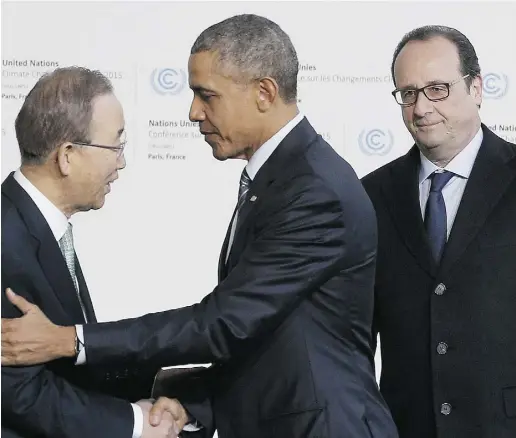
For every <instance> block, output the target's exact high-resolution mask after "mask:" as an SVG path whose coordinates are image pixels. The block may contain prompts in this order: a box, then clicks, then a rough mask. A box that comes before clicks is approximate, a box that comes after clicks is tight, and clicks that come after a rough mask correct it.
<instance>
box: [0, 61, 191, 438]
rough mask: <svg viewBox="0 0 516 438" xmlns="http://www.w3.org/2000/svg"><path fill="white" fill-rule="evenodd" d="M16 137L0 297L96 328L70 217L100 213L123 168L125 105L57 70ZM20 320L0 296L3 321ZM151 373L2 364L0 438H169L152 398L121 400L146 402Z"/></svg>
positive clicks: (99, 84) (169, 426) (32, 99)
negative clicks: (155, 416)
mask: <svg viewBox="0 0 516 438" xmlns="http://www.w3.org/2000/svg"><path fill="white" fill-rule="evenodd" d="M16 136H17V139H18V145H19V148H20V153H21V161H22V164H21V168H20V169H19V170H17V171H16V172H12V173H11V174H10V175H9V176H8V177H7V178H6V180H5V181H4V182H3V183H2V291H5V288H6V287H12V288H13V289H15V290H16V292H17V293H18V294H20V295H22V296H24V297H25V298H27V299H28V300H29V301H31V302H33V303H37V304H38V305H39V306H41V308H43V309H45V312H46V313H47V315H49V317H50V318H51V319H52V320H53V321H54V322H55V323H57V324H83V323H85V322H87V323H91V322H95V321H96V318H95V312H94V310H93V306H92V302H91V299H90V296H89V293H88V288H87V286H86V282H85V279H84V276H83V274H82V271H81V267H80V264H79V260H78V259H77V256H76V254H75V251H74V247H73V236H72V225H71V224H70V223H69V219H70V217H71V216H72V215H73V214H75V213H77V212H79V211H88V210H91V209H94V210H96V209H99V208H101V207H102V206H103V205H104V200H105V197H106V194H107V193H108V192H109V191H110V186H111V184H112V183H113V182H114V181H115V180H116V179H117V178H118V171H119V170H121V169H123V168H124V167H125V158H124V154H123V152H124V146H125V140H124V137H125V130H124V116H123V111H122V107H121V105H120V103H119V102H118V100H117V99H116V97H115V96H114V94H113V88H112V85H111V83H110V82H109V80H108V79H107V78H106V77H104V76H103V75H102V74H101V73H100V72H95V71H91V70H88V69H85V68H79V67H72V68H62V69H57V70H55V71H54V72H52V73H49V74H46V75H44V76H43V77H41V78H40V79H39V81H38V82H37V83H36V85H35V86H34V88H33V89H32V90H31V92H30V93H29V94H28V96H27V98H26V99H25V101H24V103H23V106H22V108H21V110H20V112H19V114H18V117H17V118H16ZM18 316H20V312H19V310H18V309H17V308H16V307H14V306H13V305H12V304H11V303H10V302H9V301H8V300H7V299H6V295H5V293H2V317H3V318H4V317H10V318H13V317H18ZM76 344H77V342H76ZM156 371H157V367H147V368H143V367H140V368H139V369H136V368H130V367H128V368H126V369H107V368H106V369H102V370H95V371H94V370H91V369H88V368H86V367H78V366H75V364H74V361H70V360H59V361H54V362H50V363H48V364H45V365H42V366H31V367H6V366H2V437H5V438H14V437H25V438H29V437H47V438H57V437H74V438H91V437H95V436H98V437H110V438H131V437H140V436H143V438H147V437H149V438H152V437H166V436H172V435H169V434H171V433H173V434H174V436H175V432H174V421H173V419H172V417H171V416H170V414H166V417H165V418H164V419H163V421H162V422H161V424H160V426H159V427H152V426H150V424H149V418H148V417H149V414H148V413H149V411H150V408H151V406H152V405H151V403H150V402H149V401H145V400H141V401H139V402H137V404H136V403H135V404H133V405H131V404H130V403H129V402H128V401H125V400H122V399H126V400H131V401H137V400H140V399H142V398H144V397H148V396H149V395H150V388H151V385H152V382H153V377H154V374H155V372H156ZM106 394H109V395H106ZM115 397H116V398H115ZM180 426H181V425H180Z"/></svg>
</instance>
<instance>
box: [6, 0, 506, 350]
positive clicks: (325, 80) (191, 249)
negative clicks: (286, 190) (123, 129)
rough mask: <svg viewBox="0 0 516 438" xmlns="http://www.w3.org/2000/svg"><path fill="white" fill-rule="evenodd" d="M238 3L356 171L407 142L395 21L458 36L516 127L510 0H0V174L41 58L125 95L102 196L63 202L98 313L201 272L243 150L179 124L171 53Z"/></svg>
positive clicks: (491, 113)
mask: <svg viewBox="0 0 516 438" xmlns="http://www.w3.org/2000/svg"><path fill="white" fill-rule="evenodd" d="M238 13H256V14H260V15H265V16H266V17H268V18H270V19H272V20H274V21H276V22H277V23H278V24H279V25H280V26H282V27H283V29H284V30H285V31H286V32H287V33H288V34H289V35H290V36H291V38H292V41H293V43H294V45H295V47H296V49H297V51H298V56H299V59H300V62H301V64H302V66H303V69H302V71H301V72H300V75H299V99H300V102H299V105H300V108H301V110H302V111H303V112H304V113H305V114H306V115H307V116H308V118H309V120H310V121H311V123H312V124H313V125H314V126H315V128H316V129H317V130H318V131H319V132H320V133H321V134H322V135H323V136H324V137H325V138H326V139H327V140H328V141H329V142H330V144H332V146H333V147H334V148H335V149H336V150H337V151H338V153H339V154H341V155H342V156H343V157H344V158H346V159H347V160H348V161H349V162H350V163H351V164H352V165H353V166H354V168H355V170H356V171H357V173H358V175H359V176H363V175H365V174H367V173H369V172H370V171H372V170H373V169H375V168H377V167H379V166H380V165H382V164H384V163H387V162H389V161H391V160H392V159H394V158H396V157H398V156H399V155H401V154H404V153H405V152H406V151H407V150H408V148H409V147H410V146H411V144H412V143H411V138H410V136H409V135H408V133H407V132H406V130H405V128H404V126H403V123H402V120H401V114H400V109H399V107H398V105H397V104H396V103H395V101H394V99H393V98H392V96H391V94H390V92H391V91H392V89H393V88H394V87H393V84H392V80H391V77H390V62H391V56H392V52H393V50H394V48H395V46H396V44H397V42H398V41H399V39H400V38H401V37H402V36H403V34H404V33H406V32H407V31H409V30H411V29H412V28H415V27H417V26H420V25H424V24H445V25H449V26H453V27H456V28H458V29H459V30H461V31H462V32H463V33H465V34H466V35H467V36H468V37H469V38H470V40H471V41H472V43H473V45H474V46H475V48H476V50H477V54H478V56H479V59H480V64H481V67H482V72H483V74H484V78H485V83H484V96H485V100H484V104H483V106H482V110H481V111H482V118H483V121H484V122H485V123H486V124H487V125H489V126H491V127H492V128H493V129H495V131H496V132H497V133H498V134H499V135H501V136H502V137H504V138H507V139H508V140H510V141H513V142H516V91H515V89H514V86H513V84H512V83H511V81H514V80H516V59H515V53H516V52H515V50H514V45H515V43H516V26H514V17H516V4H514V3H496V2H485V3H481V2H476V3H464V2H461V3H446V2H432V3H430V2H427V3H416V2H410V3H407V2H379V3H372V2H359V3H355V2H342V3H340V2H329V3H323V2H284V3H282V2H276V3H270V2H256V3H255V2H235V3H233V2H207V3H204V2H185V3H179V2H168V3H167V2H160V3H153V2H147V1H145V2H115V3H107V2H84V3H83V2H73V3H63V2H58V3H55V2H54V3H52V2H48V3H47V2H36V3H30V2H21V3H20V2H3V3H2V180H3V179H4V178H5V177H7V175H8V174H9V172H10V171H11V170H13V169H15V168H17V167H18V165H19V152H18V147H17V144H16V138H15V134H14V119H15V117H16V114H17V112H18V110H19V108H20V106H21V104H22V102H23V98H24V96H25V94H26V93H27V92H28V91H29V90H30V88H31V87H32V86H33V84H34V83H35V81H36V80H37V78H38V77H39V76H40V75H41V73H42V72H44V71H46V70H48V69H53V68H54V67H56V66H67V65H84V66H87V67H89V68H94V69H99V70H101V71H103V72H104V73H105V74H106V75H108V76H109V77H110V78H111V79H112V80H113V83H114V85H115V87H116V92H117V95H118V96H119V98H120V100H121V101H122V104H123V105H124V108H125V112H126V121H127V131H128V138H129V143H128V149H127V153H126V158H127V168H126V169H125V170H124V171H122V172H121V174H120V179H119V180H118V181H117V182H116V183H115V184H114V186H113V191H112V193H110V194H109V195H108V199H107V201H106V205H105V206H104V208H102V209H101V210H99V211H96V212H88V213H87V214H82V215H76V217H74V218H73V223H74V225H75V227H74V234H75V240H76V248H77V251H78V254H79V257H80V259H81V264H82V267H83V270H84V271H85V274H86V278H87V280H88V284H89V288H90V291H91V295H92V299H93V303H94V305H95V308H96V311H97V315H98V318H99V320H101V321H105V320H112V319H119V318H123V317H131V316H137V315H141V314H143V313H147V312H153V311H158V310H163V309H165V308H172V307H180V306H184V305H188V304H191V303H193V302H196V301H198V300H200V299H201V298H202V297H203V296H204V295H206V294H207V293H209V292H210V291H211V290H212V289H213V287H214V286H215V284H216V267H217V261H218V253H219V250H220V246H221V243H222V240H223V238H224V235H225V232H226V227H227V224H228V222H229V219H230V216H231V213H232V211H233V208H234V205H235V202H236V194H237V187H238V179H239V175H240V172H241V169H242V168H243V166H244V162H243V161H228V162H225V163H220V162H217V161H216V160H215V159H214V158H213V157H212V154H211V149H210V147H209V146H208V145H207V144H205V143H204V141H203V140H202V139H201V138H200V137H199V136H198V135H197V130H196V128H195V127H192V126H190V125H189V123H188V109H189V105H190V101H191V97H192V93H191V92H190V90H189V89H188V85H187V76H186V67H187V60H188V55H189V50H190V47H191V45H192V43H193V42H194V40H195V38H196V37H197V36H198V34H199V33H200V32H201V31H202V30H203V29H204V28H206V27H207V26H209V25H211V24H214V23H215V22H218V21H220V20H222V19H224V18H227V17H229V16H231V15H235V14H238ZM159 125H166V126H159ZM199 175H202V177H201V178H199ZM377 360H378V358H377Z"/></svg>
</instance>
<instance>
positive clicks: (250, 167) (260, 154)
mask: <svg viewBox="0 0 516 438" xmlns="http://www.w3.org/2000/svg"><path fill="white" fill-rule="evenodd" d="M303 118H304V115H303V114H301V113H298V114H297V115H296V117H294V118H293V119H292V120H291V121H290V122H288V123H287V124H286V125H285V126H283V128H281V129H280V130H279V131H278V132H276V134H274V135H273V136H272V137H271V138H269V140H267V141H266V142H265V143H264V144H262V145H261V146H260V147H259V148H258V149H257V150H256V152H255V153H254V154H253V156H252V157H251V159H250V160H249V162H248V163H247V166H246V170H247V174H248V175H249V178H251V180H253V179H254V177H255V176H256V174H257V173H258V171H259V170H260V168H261V167H262V166H263V165H264V164H265V162H266V161H267V160H268V158H269V157H270V156H271V155H272V153H273V152H274V151H275V150H276V148H277V147H278V146H279V144H280V143H281V142H282V140H283V139H284V138H285V137H286V136H287V135H288V134H289V133H290V131H292V130H293V129H294V128H295V127H296V126H297V125H298V124H299V122H301V120H303Z"/></svg>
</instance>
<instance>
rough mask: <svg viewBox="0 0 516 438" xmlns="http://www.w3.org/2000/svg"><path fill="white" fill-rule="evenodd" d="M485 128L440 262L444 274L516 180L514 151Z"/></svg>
mask: <svg viewBox="0 0 516 438" xmlns="http://www.w3.org/2000/svg"><path fill="white" fill-rule="evenodd" d="M482 129H483V131H484V139H483V141H482V145H481V147H480V149H479V151H478V155H477V158H476V160H475V163H474V165H473V168H472V170H471V174H470V177H469V180H468V182H467V184H466V189H465V190H464V194H463V196H462V200H461V202H460V205H459V209H458V211H457V216H456V218H455V221H454V223H453V227H452V229H451V233H450V238H449V240H448V243H447V244H446V246H445V249H444V253H443V258H442V263H441V271H443V272H444V271H446V270H448V269H450V267H451V266H452V265H453V264H454V263H455V262H456V261H457V260H458V259H459V258H460V257H461V255H462V254H463V253H464V251H465V250H466V248H467V247H468V245H469V243H470V242H471V241H472V240H473V239H474V238H475V236H476V235H477V234H478V232H479V230H480V229H481V227H482V225H483V224H484V223H485V221H486V219H487V217H488V216H489V213H490V212H491V211H492V210H493V208H494V207H495V206H496V204H497V203H498V201H499V200H500V198H501V197H502V196H503V195H504V193H505V191H506V190H507V188H508V187H509V184H510V183H511V182H512V181H513V179H514V178H515V177H516V173H515V172H514V169H511V168H510V167H509V166H507V165H506V163H507V162H508V161H509V160H510V159H511V158H514V150H513V149H511V148H510V147H507V144H506V143H504V142H503V141H502V140H501V139H499V138H498V137H497V136H496V135H495V134H493V133H492V132H491V131H489V129H487V128H486V127H485V126H482Z"/></svg>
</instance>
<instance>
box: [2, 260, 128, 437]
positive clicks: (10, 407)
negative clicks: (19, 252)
mask: <svg viewBox="0 0 516 438" xmlns="http://www.w3.org/2000/svg"><path fill="white" fill-rule="evenodd" d="M3 261H4V259H2V262H3ZM4 267H5V266H4V263H2V269H3V270H4ZM2 274H3V275H2V317H7V318H15V317H19V316H21V315H20V312H19V311H18V309H16V308H15V307H14V306H13V305H12V304H11V303H10V302H9V300H8V299H7V297H6V295H5V289H6V288H7V287H10V288H12V289H13V290H14V291H16V293H17V294H19V295H21V296H23V297H24V298H26V299H27V300H29V301H31V302H34V299H33V296H34V294H35V293H36V292H35V288H34V285H33V284H32V282H31V281H30V279H29V278H28V277H27V276H26V275H23V274H14V275H10V274H9V273H7V272H6V270H4V272H2ZM133 426H134V418H133V411H132V408H131V405H130V404H129V403H128V402H126V401H124V400H120V399H116V398H114V397H109V396H105V395H102V394H98V393H94V392H89V391H85V390H82V389H80V388H77V387H75V386H74V385H72V384H70V383H69V382H68V381H67V380H65V379H63V378H61V377H59V376H57V375H55V374H54V373H53V372H51V371H50V370H49V369H48V368H47V367H46V366H45V365H42V366H30V367H5V366H2V429H3V430H4V429H7V430H9V429H10V430H13V431H16V432H17V433H18V434H20V435H21V436H38V437H48V438H56V437H64V436H67V437H68V436H69V437H71V436H73V437H76V438H91V437H93V436H99V437H100V436H109V437H112V438H130V437H131V436H132V433H133Z"/></svg>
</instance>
